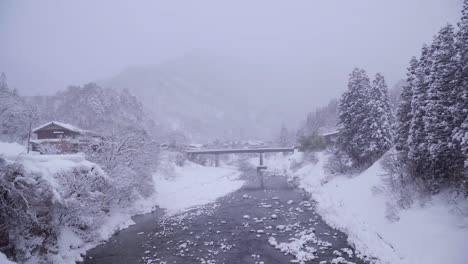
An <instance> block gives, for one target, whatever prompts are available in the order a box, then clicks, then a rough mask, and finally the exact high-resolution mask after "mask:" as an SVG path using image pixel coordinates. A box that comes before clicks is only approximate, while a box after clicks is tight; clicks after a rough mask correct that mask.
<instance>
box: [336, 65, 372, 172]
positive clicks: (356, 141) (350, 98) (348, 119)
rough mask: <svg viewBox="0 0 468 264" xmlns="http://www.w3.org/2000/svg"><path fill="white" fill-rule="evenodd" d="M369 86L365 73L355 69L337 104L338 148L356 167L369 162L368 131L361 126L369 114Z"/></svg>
mask: <svg viewBox="0 0 468 264" xmlns="http://www.w3.org/2000/svg"><path fill="white" fill-rule="evenodd" d="M370 86H371V85H370V80H369V77H368V76H367V74H366V72H365V71H364V70H363V69H359V68H355V69H354V70H353V72H352V73H351V74H350V77H349V82H348V90H347V91H346V92H345V93H344V94H343V95H342V97H341V100H340V104H339V123H338V126H340V134H339V137H338V142H337V143H338V147H339V149H340V150H342V151H343V152H344V153H346V154H347V155H348V156H349V157H351V158H352V159H353V160H354V162H356V163H357V165H364V164H365V163H366V162H368V161H369V160H368V159H369V156H368V154H369V153H368V150H369V148H368V144H369V141H368V132H369V131H368V128H366V127H365V126H364V125H363V124H364V123H365V121H366V118H367V114H368V113H369V104H368V101H369V90H370Z"/></svg>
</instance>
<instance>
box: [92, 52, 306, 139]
mask: <svg viewBox="0 0 468 264" xmlns="http://www.w3.org/2000/svg"><path fill="white" fill-rule="evenodd" d="M101 83H102V85H103V86H104V87H112V88H116V89H128V90H129V91H130V92H131V93H133V94H134V95H136V96H137V97H139V98H140V100H142V102H143V104H144V105H145V106H146V107H147V108H148V109H149V110H150V111H151V112H152V115H153V116H154V119H155V120H157V121H158V122H162V123H164V124H165V127H168V128H170V129H172V130H178V131H181V132H184V133H186V134H187V135H189V136H190V137H191V138H192V139H194V140H206V139H216V138H217V139H238V138H255V137H261V138H265V137H273V136H274V135H276V134H277V133H278V132H279V128H280V125H281V123H284V122H286V123H288V122H290V124H293V125H294V124H295V123H297V122H295V120H294V117H295V116H296V111H294V100H292V99H290V98H287V96H284V95H283V96H279V93H280V92H282V93H284V91H285V90H286V89H288V88H289V87H287V85H286V82H285V81H282V77H281V74H280V72H279V70H276V72H275V70H274V69H272V68H271V67H270V68H268V67H265V65H253V64H244V63H240V62H237V61H234V60H229V59H226V58H218V57H202V56H187V57H183V58H181V59H178V60H174V61H170V62H167V63H165V64H161V65H152V66H140V67H132V68H128V69H126V70H124V71H122V72H121V73H120V74H118V75H116V76H114V77H112V78H110V79H108V80H105V81H103V82H101ZM297 117H300V115H297Z"/></svg>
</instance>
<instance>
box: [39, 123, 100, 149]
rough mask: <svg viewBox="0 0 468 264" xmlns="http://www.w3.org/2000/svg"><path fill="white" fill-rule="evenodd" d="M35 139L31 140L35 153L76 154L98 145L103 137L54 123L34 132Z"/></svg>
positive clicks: (74, 127) (71, 126)
mask: <svg viewBox="0 0 468 264" xmlns="http://www.w3.org/2000/svg"><path fill="white" fill-rule="evenodd" d="M32 133H33V134H34V135H35V139H33V140H31V147H32V150H33V151H37V152H39V153H41V154H67V153H76V152H79V151H82V150H84V148H86V147H89V146H92V145H95V144H98V143H99V141H100V140H101V137H100V136H99V135H98V134H96V133H94V132H92V131H89V130H85V129H81V128H78V127H76V126H73V125H70V124H67V123H62V122H57V121H52V122H49V123H46V124H43V125H41V126H39V127H37V128H35V129H33V130H32Z"/></svg>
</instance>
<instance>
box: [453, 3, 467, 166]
mask: <svg viewBox="0 0 468 264" xmlns="http://www.w3.org/2000/svg"><path fill="white" fill-rule="evenodd" d="M455 48H456V50H457V64H458V71H457V85H456V87H455V89H454V90H453V93H452V97H453V100H454V101H455V105H454V107H452V115H453V118H454V125H455V129H454V131H453V139H454V142H453V144H454V145H457V144H459V145H460V148H461V149H462V151H463V153H464V156H465V159H466V164H468V153H467V145H468V88H467V87H468V0H465V1H464V4H463V10H462V17H461V20H460V22H459V23H458V31H457V33H456V40H455ZM467 166H468V165H467Z"/></svg>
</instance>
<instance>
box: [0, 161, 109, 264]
mask: <svg viewBox="0 0 468 264" xmlns="http://www.w3.org/2000/svg"><path fill="white" fill-rule="evenodd" d="M40 158H41V159H39V157H26V159H28V161H27V162H37V161H40V162H44V160H47V159H50V157H44V156H40ZM77 160H79V159H77ZM81 160H82V159H81ZM64 161H67V162H71V163H70V164H73V165H75V164H78V163H75V162H76V160H73V159H71V158H70V159H68V160H67V159H64ZM47 162H50V160H47ZM50 165H52V163H50V164H49V166H50ZM35 166H36V165H35ZM109 188H110V181H109V179H108V177H107V175H106V174H105V173H104V172H103V171H102V170H101V169H100V168H99V166H97V165H95V164H92V163H89V162H87V161H85V162H83V163H82V164H81V165H79V166H75V167H69V169H66V170H59V171H58V172H48V173H47V172H44V173H40V172H37V173H34V172H31V171H29V170H26V169H25V168H24V167H23V165H22V164H21V163H17V162H11V161H10V162H6V161H5V160H3V159H0V222H1V223H2V226H1V230H0V232H3V234H2V235H0V237H2V238H3V240H6V241H1V243H2V246H6V245H8V246H10V247H12V248H13V252H14V257H15V258H16V260H17V261H19V262H26V261H29V262H30V263H51V259H50V256H53V255H57V254H58V253H59V249H58V247H59V246H58V245H59V244H60V237H61V233H62V232H63V230H64V229H68V230H69V231H71V232H73V233H74V234H75V235H76V236H77V237H79V238H80V239H81V240H83V241H85V242H86V241H95V240H96V238H95V237H94V236H95V235H96V234H97V233H96V232H95V231H96V229H97V228H98V227H100V226H101V225H102V224H103V223H102V219H103V218H104V215H105V214H107V213H108V211H109V205H108V199H107V197H106V193H107V190H108V189H109Z"/></svg>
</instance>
